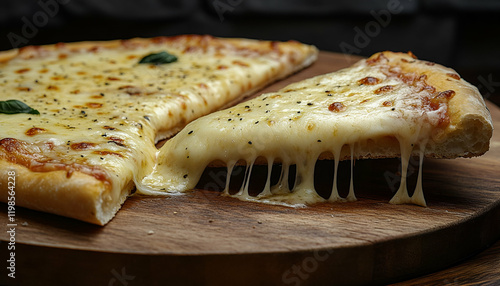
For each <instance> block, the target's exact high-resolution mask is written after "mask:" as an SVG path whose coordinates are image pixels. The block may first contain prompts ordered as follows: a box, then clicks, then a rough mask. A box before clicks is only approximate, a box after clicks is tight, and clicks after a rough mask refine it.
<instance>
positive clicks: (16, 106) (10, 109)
mask: <svg viewBox="0 0 500 286" xmlns="http://www.w3.org/2000/svg"><path fill="white" fill-rule="evenodd" d="M0 113H5V114H17V113H28V114H40V112H38V110H36V109H33V108H31V107H29V106H28V105H27V104H26V103H24V102H22V101H19V100H15V99H10V100H6V101H0Z"/></svg>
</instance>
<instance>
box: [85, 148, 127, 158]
mask: <svg viewBox="0 0 500 286" xmlns="http://www.w3.org/2000/svg"><path fill="white" fill-rule="evenodd" d="M92 153H93V154H96V155H101V156H106V155H112V156H118V157H120V158H123V155H122V154H120V153H117V152H113V151H107V150H104V151H93V152H92Z"/></svg>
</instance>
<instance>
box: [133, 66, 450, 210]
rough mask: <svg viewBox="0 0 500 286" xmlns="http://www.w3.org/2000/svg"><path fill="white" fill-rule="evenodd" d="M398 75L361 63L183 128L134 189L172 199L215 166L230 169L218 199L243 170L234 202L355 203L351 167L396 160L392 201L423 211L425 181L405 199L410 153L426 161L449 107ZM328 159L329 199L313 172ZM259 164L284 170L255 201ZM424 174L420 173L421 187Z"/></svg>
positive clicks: (392, 70)
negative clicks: (342, 173) (395, 145)
mask: <svg viewBox="0 0 500 286" xmlns="http://www.w3.org/2000/svg"><path fill="white" fill-rule="evenodd" d="M410 77H411V78H424V77H420V75H410V74H404V75H403V76H401V74H400V73H399V75H398V70H397V68H396V69H395V68H394V67H392V68H390V67H389V66H387V65H385V64H384V63H383V62H382V63H379V64H370V63H368V62H367V61H361V62H360V63H358V64H357V65H355V66H353V67H350V68H347V69H344V70H341V71H338V72H334V73H330V74H326V75H322V76H318V77H314V78H311V79H308V80H304V81H301V82H298V83H295V84H292V85H289V86H287V87H285V88H283V89H282V90H280V91H278V92H275V93H269V94H263V95H261V96H259V97H257V98H255V99H253V100H250V101H248V102H244V103H241V104H239V105H237V106H234V107H232V108H229V109H226V110H223V111H219V112H216V113H213V114H210V115H208V116H205V117H202V118H199V119H198V120H196V121H194V122H192V123H191V124H189V125H187V126H186V128H185V129H184V130H183V131H181V132H180V133H179V134H177V135H176V136H175V137H174V138H173V139H171V140H169V141H168V142H167V143H166V144H165V145H164V146H163V147H162V148H161V150H160V153H159V157H158V162H159V163H158V165H157V166H156V169H155V171H154V172H153V173H152V174H150V175H149V176H147V177H145V178H144V180H143V181H142V182H141V183H140V184H139V186H138V187H139V190H140V191H141V192H142V193H147V194H162V193H165V192H166V193H178V192H184V191H186V190H190V189H192V188H194V187H195V185H196V184H197V182H198V180H199V178H200V176H201V174H202V172H203V171H204V169H205V167H206V166H207V165H209V164H210V163H211V162H214V161H222V162H224V163H225V164H226V165H227V166H228V176H227V178H228V181H227V182H226V188H225V190H224V192H223V194H224V195H230V194H229V191H228V188H229V179H230V177H231V176H230V174H231V172H232V169H233V167H234V165H235V163H236V162H238V161H239V160H243V161H244V162H246V165H247V168H246V172H245V180H244V182H243V184H242V186H241V189H240V190H239V192H237V193H236V194H234V195H231V196H233V197H236V198H239V199H242V200H249V201H258V202H265V203H272V204H285V205H294V206H302V205H305V204H312V203H317V202H323V201H330V202H335V201H344V200H349V201H352V200H356V197H355V194H354V187H353V175H352V168H353V167H352V164H353V161H354V159H355V158H359V157H361V158H362V157H374V158H377V157H388V156H389V157H392V156H399V155H401V160H402V165H403V168H402V169H403V172H402V180H401V186H400V188H399V190H398V191H397V193H396V194H395V196H394V198H393V199H392V200H391V203H397V204H399V203H415V204H418V205H425V200H424V198H423V193H422V190H421V189H422V188H421V182H419V184H418V185H417V190H416V191H415V195H414V196H413V197H412V198H410V197H409V195H408V191H407V188H406V169H407V166H408V161H409V159H410V155H412V154H413V153H414V151H413V149H414V147H415V146H418V148H419V149H416V151H415V152H417V153H420V159H421V161H422V158H423V153H424V152H425V144H426V142H427V139H428V138H429V137H430V136H431V131H432V130H433V129H434V128H436V126H438V125H439V124H440V121H441V120H440V119H441V118H443V117H444V116H446V112H447V105H446V104H440V105H434V106H433V108H430V107H429V106H428V105H426V102H428V101H429V99H430V98H432V97H433V94H434V93H435V90H433V88H432V87H429V86H427V85H426V84H425V81H423V82H421V83H418V82H417V83H416V82H415V81H413V84H408V80H407V78H410ZM391 139H394V140H397V141H399V144H400V150H399V151H397V150H396V151H394V150H390V149H387V150H386V149H384V146H374V145H376V144H381V143H380V142H384V140H389V141H390V140H391ZM345 146H349V148H348V150H350V156H348V158H349V157H350V159H351V184H350V189H349V194H348V195H347V197H346V198H342V197H340V195H339V193H338V191H337V169H338V163H339V160H342V159H345V158H344V157H345V156H344V157H343V155H342V154H343V153H342V150H343V147H345ZM325 152H328V153H331V154H332V156H333V158H334V159H335V173H334V174H333V182H334V184H333V189H332V192H331V195H330V197H329V198H328V199H327V200H325V199H323V198H322V197H321V196H319V195H318V194H317V193H316V191H315V189H314V167H315V163H316V160H317V159H318V157H319V156H320V155H321V154H323V153H325ZM262 157H263V158H265V159H266V160H267V164H268V166H269V167H268V171H269V174H270V172H271V166H272V164H273V163H276V162H280V163H281V164H282V173H281V177H280V179H279V182H278V183H277V184H276V185H275V186H270V175H268V178H267V182H266V184H265V187H264V189H263V190H262V192H261V193H260V194H259V195H258V196H255V197H254V196H250V195H249V193H248V184H249V178H250V175H251V172H252V167H253V165H254V163H255V161H256V160H257V159H258V158H262ZM291 165H296V168H297V172H296V174H297V175H296V180H295V185H294V186H288V175H289V167H290V166H291ZM420 180H421V171H420V172H419V181H420Z"/></svg>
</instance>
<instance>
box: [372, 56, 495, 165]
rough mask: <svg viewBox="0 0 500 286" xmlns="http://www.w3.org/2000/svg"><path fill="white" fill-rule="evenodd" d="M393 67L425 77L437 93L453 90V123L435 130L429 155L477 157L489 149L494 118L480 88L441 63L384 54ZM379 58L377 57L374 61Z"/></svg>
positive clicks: (451, 102)
mask: <svg viewBox="0 0 500 286" xmlns="http://www.w3.org/2000/svg"><path fill="white" fill-rule="evenodd" d="M383 54H384V56H385V57H387V58H388V59H389V64H390V65H394V66H395V65H397V66H400V67H401V68H402V70H403V72H407V73H410V72H412V73H417V74H425V75H426V76H427V79H426V81H427V83H428V84H429V85H431V86H433V87H435V88H436V90H437V91H446V90H453V91H454V92H455V95H454V96H453V97H452V98H451V99H450V100H449V102H448V115H449V118H450V123H449V124H448V125H447V126H446V128H444V129H435V132H434V133H433V134H432V138H430V139H431V140H430V141H429V143H428V146H427V147H426V156H427V157H434V158H456V157H473V156H480V155H482V154H484V153H485V152H486V151H488V149H489V142H490V138H491V136H492V134H493V123H492V120H491V115H490V113H489V112H488V109H487V108H486V104H485V102H484V100H483V97H482V96H481V93H480V92H479V91H478V89H477V88H476V87H475V86H473V85H471V84H470V83H468V82H466V81H465V80H464V79H462V78H461V77H460V76H459V75H458V73H457V72H456V71H455V70H453V69H451V68H447V67H444V66H442V65H439V64H434V63H430V62H427V61H421V60H418V59H416V58H414V56H413V55H412V54H404V53H392V52H384V53H383ZM376 56H378V54H375V55H373V56H372V57H371V58H374V57H376Z"/></svg>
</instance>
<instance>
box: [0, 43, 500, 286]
mask: <svg viewBox="0 0 500 286" xmlns="http://www.w3.org/2000/svg"><path fill="white" fill-rule="evenodd" d="M355 60H357V58H353V57H348V56H344V55H339V54H332V53H325V52H322V53H321V54H320V58H319V60H318V62H317V63H316V64H315V65H314V66H313V67H311V68H309V69H307V70H304V71H303V72H300V73H298V74H296V75H294V76H292V77H290V78H288V79H286V80H284V81H281V82H279V83H276V84H274V85H273V86H271V87H269V88H267V89H266V91H272V90H277V89H279V88H281V87H283V86H285V85H286V84H288V83H290V82H293V81H298V80H301V79H304V78H308V77H311V76H313V75H317V74H322V73H326V72H330V71H334V70H337V69H340V68H342V67H347V66H349V65H351V64H352V63H353V61H355ZM488 107H489V108H490V111H491V113H492V116H493V118H494V125H495V128H496V130H499V129H500V109H499V108H498V107H496V106H494V105H492V104H488ZM499 159H500V133H499V132H495V133H494V138H493V139H492V142H491V150H490V151H489V152H488V153H487V154H486V155H484V156H482V157H480V158H473V159H455V160H431V159H429V160H426V161H425V162H424V166H425V167H424V192H425V195H426V199H427V203H428V207H427V208H423V207H419V206H413V205H397V206H396V205H390V204H388V201H389V200H390V198H391V196H392V195H393V190H392V189H391V188H390V184H389V183H388V182H387V181H386V180H385V178H384V174H387V172H390V173H391V174H395V173H396V172H397V169H398V166H399V161H398V160H393V159H390V160H360V161H358V162H356V167H355V174H354V176H355V189H356V195H357V196H358V199H359V200H358V201H357V202H353V203H336V204H330V203H323V204H318V205H315V206H313V207H308V208H299V209H295V208H287V207H281V206H269V205H264V204H257V203H249V202H241V201H239V200H236V199H232V198H226V197H221V196H219V192H218V190H219V189H220V188H221V186H222V184H223V182H224V178H225V169H223V168H222V169H221V168H211V169H207V170H206V172H205V174H204V176H203V178H202V181H201V182H200V184H199V185H198V187H199V190H197V191H193V192H190V193H188V194H186V195H183V196H176V197H141V196H133V197H131V198H129V199H128V200H127V201H126V203H125V204H124V206H123V208H122V210H121V211H120V212H119V213H118V214H117V216H116V217H115V218H114V219H113V220H112V221H111V222H110V223H109V224H108V225H107V226H105V227H98V226H95V225H90V224H87V223H83V222H80V221H76V220H72V219H68V218H64V217H59V216H55V215H50V214H45V213H40V212H36V211H31V210H27V209H22V208H19V209H18V210H17V212H16V220H17V222H18V227H17V230H16V241H17V248H16V257H17V269H18V278H16V281H15V282H16V283H19V284H20V285H33V284H40V283H41V284H47V285H48V284H50V285H97V284H99V285H165V284H169V285H202V284H203V285H228V284H234V285H280V284H284V285H359V284H368V283H378V284H379V283H392V282H398V281H404V280H407V279H410V278H413V277H416V276H419V275H423V274H426V273H431V272H434V271H436V270H439V269H443V268H445V267H448V266H450V265H453V264H456V263H457V262H459V261H461V260H463V259H465V258H467V257H470V256H472V255H474V254H476V253H478V252H479V251H480V250H483V249H484V248H486V247H487V246H489V245H491V244H492V243H494V242H495V241H496V240H497V239H498V238H499V237H500V227H499V225H500V177H499V176H498V170H499V169H500V160H499ZM348 169H349V162H342V163H341V165H340V176H339V180H340V182H339V183H340V190H341V193H343V194H345V193H346V192H347V187H348V181H349V172H348ZM255 170H256V171H255V173H256V174H255V176H252V181H253V182H254V183H253V184H251V188H253V189H255V190H258V189H259V188H260V187H261V186H262V185H261V183H262V181H263V180H264V179H265V175H266V167H265V166H258V167H256V169H255ZM317 170H318V171H317V174H316V178H317V186H318V189H319V190H320V192H321V191H322V190H328V189H329V188H331V184H332V182H331V181H332V162H328V161H325V162H319V163H318V166H317ZM415 170H416V169H415ZM415 173H416V172H414V174H413V175H412V176H411V178H410V185H411V184H414V181H415ZM19 179H22V178H19ZM410 188H411V187H410ZM0 212H1V213H2V216H1V218H0V225H2V227H4V226H6V225H7V215H6V213H7V207H6V205H5V204H3V207H1V208H0ZM23 223H24V225H22V224H23ZM0 239H1V240H2V243H0V249H1V250H0V251H1V252H0V253H2V257H7V253H6V249H7V247H6V242H5V241H7V240H8V236H7V234H6V232H5V231H2V232H1V233H0ZM497 247H498V246H497ZM499 256H500V255H499V254H498V250H497V251H496V252H495V251H494V252H493V253H492V254H489V255H486V257H485V258H483V259H487V258H488V257H493V258H496V259H497V262H496V263H497V264H496V265H497V266H498V259H499ZM2 260H3V261H5V259H2ZM4 263H5V262H4ZM471 263H474V262H471ZM477 263H478V264H477V265H478V266H477V267H478V271H479V272H481V271H483V270H484V271H487V269H488V267H487V262H484V263H483V262H481V261H479V262H477ZM492 266H494V264H492ZM457 267H458V268H457ZM460 267H461V266H460V265H459V266H455V267H454V268H451V269H455V270H456V271H457V272H461V275H463V276H467V275H468V273H471V275H473V276H477V277H484V275H483V276H481V275H482V274H477V273H479V272H474V273H472V272H466V271H465V270H464V269H469V268H467V266H465V268H460ZM497 268H498V267H497ZM2 269H3V270H2V277H0V284H4V283H7V282H12V281H8V280H5V279H7V278H6V276H5V275H3V271H4V270H5V267H3V268H2ZM443 273H444V272H443ZM434 275H435V276H432V275H430V276H425V277H422V278H420V279H424V280H412V281H416V282H415V284H419V281H423V282H428V283H433V282H436V281H437V282H436V283H438V284H439V281H441V282H443V281H445V279H449V278H444V277H445V276H446V274H439V273H437V274H434ZM457 275H458V274H457ZM118 277H121V278H123V277H126V278H127V279H125V280H123V279H122V280H123V281H120V279H119V278H118ZM448 277H449V276H448ZM457 277H458V276H457ZM491 277H493V278H491ZM491 277H490V278H485V279H500V274H499V273H498V271H497V272H496V274H495V273H493V275H492V276H491ZM464 279H465V278H464ZM478 279H479V278H478ZM480 279H482V278H480ZM449 281H451V280H449ZM460 281H462V280H460ZM123 282H125V283H126V284H125V283H123ZM120 283H121V284H120ZM412 283H413V282H412Z"/></svg>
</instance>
